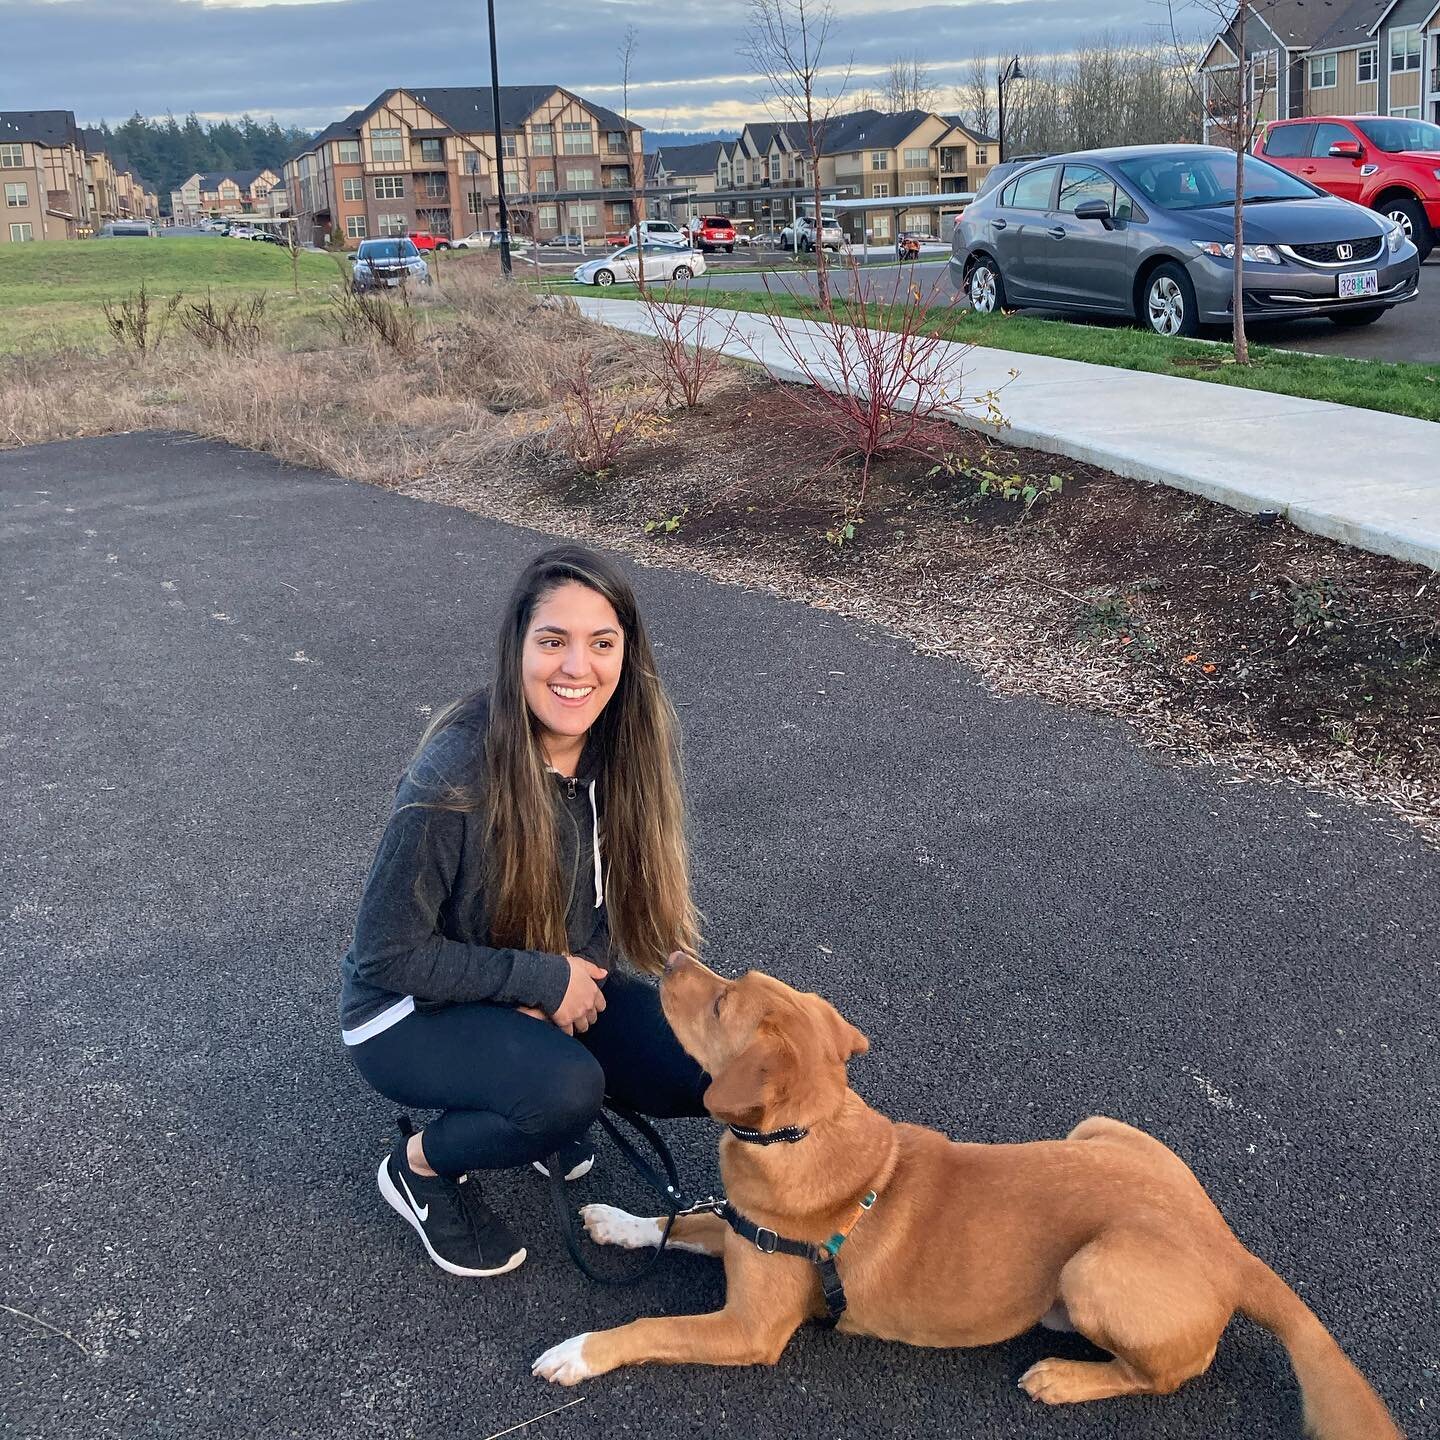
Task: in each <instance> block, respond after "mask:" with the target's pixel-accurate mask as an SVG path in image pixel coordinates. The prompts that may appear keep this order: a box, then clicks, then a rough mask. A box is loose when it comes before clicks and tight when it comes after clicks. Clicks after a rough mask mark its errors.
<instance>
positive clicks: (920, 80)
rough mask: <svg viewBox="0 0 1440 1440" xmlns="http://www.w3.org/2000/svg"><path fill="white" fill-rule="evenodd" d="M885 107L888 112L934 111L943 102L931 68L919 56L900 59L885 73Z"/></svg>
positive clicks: (890, 65)
mask: <svg viewBox="0 0 1440 1440" xmlns="http://www.w3.org/2000/svg"><path fill="white" fill-rule="evenodd" d="M883 98H884V102H885V103H884V104H883V105H882V106H880V107H878V108H880V109H883V110H888V111H892V112H893V111H901V110H933V109H934V108H935V107H936V105H938V104H939V103H940V90H939V87H938V86H937V85H936V84H935V81H934V78H933V76H932V74H931V71H930V67H929V66H928V65H927V64H926V63H925V62H924V61H923V60H922V59H921V58H920V57H919V56H918V55H914V54H912V55H908V56H898V57H897V58H896V59H894V60H892V61H891V62H890V64H889V65H888V66H887V67H886V70H885V93H884V97H883Z"/></svg>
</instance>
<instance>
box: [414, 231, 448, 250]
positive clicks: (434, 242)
mask: <svg viewBox="0 0 1440 1440" xmlns="http://www.w3.org/2000/svg"><path fill="white" fill-rule="evenodd" d="M405 238H406V239H407V240H413V241H414V242H415V248H416V249H417V250H448V249H449V248H450V241H449V238H448V237H447V236H444V235H432V234H431V233H430V232H429V231H428V230H411V231H409V232H408V233H407V235H406V237H405Z"/></svg>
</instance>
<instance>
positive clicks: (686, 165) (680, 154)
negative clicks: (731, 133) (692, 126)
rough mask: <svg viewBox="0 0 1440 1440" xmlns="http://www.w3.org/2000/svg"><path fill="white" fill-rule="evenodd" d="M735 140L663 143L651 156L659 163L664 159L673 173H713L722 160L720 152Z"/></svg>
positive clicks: (666, 165)
mask: <svg viewBox="0 0 1440 1440" xmlns="http://www.w3.org/2000/svg"><path fill="white" fill-rule="evenodd" d="M734 143H735V142H734V141H733V140H702V141H701V142H700V143H699V144H697V145H662V146H661V147H660V148H659V149H658V150H657V151H656V152H655V154H654V155H653V156H652V157H651V159H652V160H653V161H655V162H656V163H657V164H658V162H659V161H660V160H662V159H663V160H664V162H665V169H666V170H668V171H669V172H670V174H672V175H713V174H714V173H715V167H716V165H717V164H719V162H720V152H721V151H722V150H726V149H728V148H729V147H730V146H731V145H733V144H734Z"/></svg>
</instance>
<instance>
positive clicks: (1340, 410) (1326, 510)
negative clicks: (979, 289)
mask: <svg viewBox="0 0 1440 1440" xmlns="http://www.w3.org/2000/svg"><path fill="white" fill-rule="evenodd" d="M576 303H577V304H578V305H579V306H580V308H581V310H582V311H583V312H584V313H585V314H587V315H589V316H591V317H592V318H593V319H596V320H600V321H602V322H604V323H605V324H607V325H613V326H615V327H617V328H619V329H624V330H632V331H635V332H637V333H639V334H651V333H653V328H654V327H653V326H652V324H651V320H650V316H649V313H648V312H647V311H646V309H645V307H644V306H643V305H641V304H639V303H638V302H636V301H626V300H601V299H595V300H591V299H589V298H585V299H581V300H578V301H577V302H576ZM778 323H781V324H783V325H784V326H785V327H786V329H787V330H788V331H789V333H790V334H791V335H792V336H793V337H794V338H795V342H798V343H799V344H800V345H803V346H804V347H805V349H806V351H807V352H808V353H809V354H810V355H813V357H814V368H815V370H816V371H818V372H819V373H827V372H828V373H834V366H835V355H834V350H833V347H831V346H830V345H829V343H828V342H827V341H826V340H825V338H824V336H823V335H822V333H821V327H820V326H819V325H817V324H816V323H815V322H813V321H806V320H783V321H780V322H778ZM732 324H733V330H731V326H732ZM727 330H728V331H730V333H729V335H728V338H727V335H726V332H727ZM698 333H699V338H700V339H701V340H702V342H704V343H711V344H715V345H717V346H718V347H719V348H721V349H723V350H724V351H725V352H726V353H727V354H731V355H735V356H739V357H742V358H744V359H748V360H754V361H758V362H759V363H760V364H762V365H764V366H765V367H766V369H767V370H769V371H770V372H771V373H772V374H774V375H777V376H779V377H781V378H783V379H790V380H803V379H804V378H805V377H804V376H803V375H802V374H801V373H800V372H799V371H798V370H797V368H796V365H795V362H794V360H793V359H792V357H791V356H790V355H789V354H787V353H786V350H785V347H784V346H783V345H782V343H781V341H780V339H779V338H778V336H777V335H776V333H775V331H774V329H773V327H772V322H771V321H770V320H769V319H767V318H766V317H764V316H761V315H741V314H735V313H733V312H729V311H723V310H717V311H715V312H713V313H708V314H706V316H705V318H704V321H703V324H702V327H701V329H700V331H699V332H698ZM947 349H948V350H950V351H953V365H954V371H953V374H954V377H955V380H956V389H957V393H963V394H964V395H965V396H967V397H970V396H981V395H984V394H985V393H986V392H987V391H992V390H993V391H996V392H997V393H998V403H999V407H1000V410H1001V412H1002V413H1003V414H1004V416H1005V418H1006V420H1008V422H1009V429H1008V430H1007V431H1006V433H1005V438H1006V440H1007V441H1009V442H1011V443H1013V444H1016V445H1027V446H1030V447H1032V448H1034V449H1036V450H1047V451H1050V452H1052V453H1054V454H1057V455H1068V456H1069V457H1070V458H1071V459H1074V460H1084V461H1088V462H1090V463H1091V464H1094V465H1100V466H1103V467H1104V468H1105V469H1107V470H1111V471H1114V472H1115V473H1116V474H1117V475H1125V476H1128V477H1129V478H1131V479H1134V480H1149V481H1156V482H1159V483H1161V484H1164V485H1172V486H1174V487H1176V488H1177V489H1180V490H1188V491H1191V492H1192V493H1194V494H1196V495H1203V496H1205V497H1206V498H1207V499H1210V500H1217V501H1219V502H1220V503H1221V504H1223V505H1230V506H1233V507H1234V508H1235V509H1237V510H1243V511H1247V512H1254V511H1257V510H1276V511H1278V512H1279V513H1280V514H1282V515H1283V516H1284V517H1285V518H1286V519H1288V520H1289V521H1291V522H1292V523H1293V524H1295V525H1298V526H1299V527H1300V528H1301V529H1302V530H1309V531H1312V532H1313V533H1314V534H1316V535H1326V536H1329V537H1330V538H1331V539H1334V540H1342V541H1344V542H1345V543H1346V544H1349V545H1357V546H1360V547H1361V548H1363V549H1366V550H1373V551H1376V552H1377V553H1379V554H1382V555H1393V556H1396V557H1397V558H1399V559H1401V560H1411V561H1414V562H1416V563H1417V564H1421V565H1428V566H1430V567H1432V568H1435V569H1440V425H1437V424H1435V423H1434V422H1433V421H1429V420H1413V419H1411V418H1409V417H1408V416H1403V415H1389V414H1383V413H1381V412H1380V411H1377V410H1359V409H1356V408H1355V407H1353V406H1350V405H1334V404H1330V403H1329V402H1327V401H1322V400H1301V399H1296V398H1294V397H1293V396H1289V395H1269V394H1266V393H1264V392H1263V391H1259V390H1243V389H1240V388H1238V387H1233V386H1228V385H1211V384H1207V383H1206V382H1204V381H1199V380H1179V379H1175V378H1173V377H1172V376H1168V375H1151V374H1146V373H1143V372H1140V371H1135V370H1119V369H1115V368H1112V367H1111V366H1108V365H1090V364H1085V363H1083V362H1081V361H1076V360H1054V359H1051V358H1049V357H1047V356H1043V355H1022V354H1017V353H1015V352H1014V351H1010V350H990V349H985V348H983V347H980V346H974V347H971V346H966V345H961V344H953V345H949V346H947ZM807 363H808V362H807ZM1012 372H1014V373H1013V375H1012ZM983 413H984V411H983V406H973V407H969V408H968V412H967V411H964V410H957V412H956V413H955V415H954V419H955V420H956V422H957V423H959V424H961V425H969V426H972V427H977V428H978V427H980V426H981V425H982V424H983Z"/></svg>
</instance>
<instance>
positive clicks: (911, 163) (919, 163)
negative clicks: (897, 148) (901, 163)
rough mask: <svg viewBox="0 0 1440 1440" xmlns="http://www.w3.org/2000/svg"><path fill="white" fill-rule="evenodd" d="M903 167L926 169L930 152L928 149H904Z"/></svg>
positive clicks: (928, 164)
mask: <svg viewBox="0 0 1440 1440" xmlns="http://www.w3.org/2000/svg"><path fill="white" fill-rule="evenodd" d="M905 168H906V169H907V170H928V169H929V168H930V152H929V151H928V150H924V149H920V150H906V152H905Z"/></svg>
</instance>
